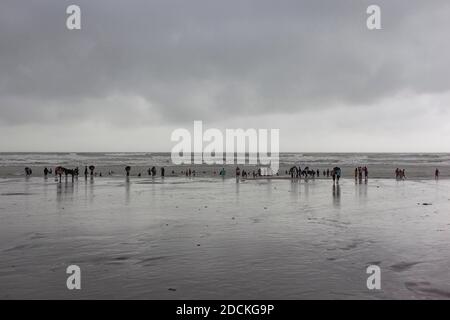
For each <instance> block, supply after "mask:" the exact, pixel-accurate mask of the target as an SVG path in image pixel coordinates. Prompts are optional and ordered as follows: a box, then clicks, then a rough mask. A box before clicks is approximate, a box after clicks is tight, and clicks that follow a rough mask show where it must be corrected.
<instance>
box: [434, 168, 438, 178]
mask: <svg viewBox="0 0 450 320" xmlns="http://www.w3.org/2000/svg"><path fill="white" fill-rule="evenodd" d="M434 178H435V179H436V180H437V179H439V169H438V168H436V171H434Z"/></svg>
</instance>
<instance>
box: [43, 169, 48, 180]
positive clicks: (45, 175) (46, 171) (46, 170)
mask: <svg viewBox="0 0 450 320" xmlns="http://www.w3.org/2000/svg"><path fill="white" fill-rule="evenodd" d="M47 175H48V169H47V167H45V168H44V177H46V178H47Z"/></svg>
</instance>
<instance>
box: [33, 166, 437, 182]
mask: <svg viewBox="0 0 450 320" xmlns="http://www.w3.org/2000/svg"><path fill="white" fill-rule="evenodd" d="M53 172H54V174H55V180H56V181H58V180H59V181H60V182H61V178H62V176H63V175H64V176H65V177H66V179H67V177H68V176H69V175H70V176H71V178H72V181H73V180H74V179H76V178H78V175H79V169H78V167H76V168H74V169H69V168H65V167H62V166H57V167H56V168H55V170H54V171H53V170H52V168H47V167H45V168H44V176H45V177H47V176H48V175H52V174H53ZM157 172H158V170H157V168H156V167H155V166H153V167H151V168H148V170H147V174H148V175H149V176H151V177H155V176H157ZM159 172H160V176H161V177H165V175H166V169H165V168H164V167H160V168H159ZM341 172H342V171H341V168H339V167H334V168H333V169H331V170H330V169H328V168H327V169H326V170H325V169H323V170H322V171H320V170H319V169H310V168H309V167H304V168H303V169H302V168H301V167H300V166H292V167H291V168H289V170H285V172H284V173H285V175H286V176H290V177H291V178H292V179H300V178H304V179H309V178H312V179H314V178H316V177H317V178H319V177H320V175H321V174H322V177H323V178H330V177H331V178H332V179H333V183H338V182H339V179H340V178H341ZM125 173H126V176H127V177H129V176H130V173H131V166H126V167H125ZM202 173H203V174H206V171H202ZM32 174H33V171H32V169H31V168H30V167H25V175H26V176H31V175H32ZM113 174H114V171H112V170H109V171H108V175H109V176H111V175H113ZM171 174H172V176H175V175H177V173H176V172H175V170H172V171H171ZM180 174H181V175H183V176H186V177H195V176H196V175H198V172H197V171H196V170H195V169H191V168H184V169H182V170H181V171H180ZM212 174H213V175H214V176H216V175H217V174H218V175H219V176H220V177H225V176H226V171H225V168H221V169H220V170H219V171H218V170H213V172H212ZM279 175H280V174H279V172H276V173H275V174H273V173H272V171H271V170H270V168H265V167H264V168H261V167H259V168H257V169H253V170H252V171H246V170H245V169H242V170H241V169H240V168H239V166H237V167H236V170H235V176H236V178H241V179H248V178H254V179H256V178H258V177H270V176H279ZM439 175H440V171H439V169H438V168H436V170H435V174H434V177H435V179H436V180H437V179H439ZM84 176H85V178H87V177H88V176H90V177H97V176H100V177H102V172H101V171H100V172H96V171H95V166H93V165H90V166H85V167H84ZM137 176H138V177H141V176H142V173H141V172H139V173H138V174H137ZM354 177H355V181H358V180H359V181H360V182H361V181H362V180H363V178H364V180H365V181H367V180H368V177H369V170H368V168H367V166H359V167H356V168H355V170H354ZM395 178H396V179H397V180H405V179H406V170H405V169H399V168H396V169H395Z"/></svg>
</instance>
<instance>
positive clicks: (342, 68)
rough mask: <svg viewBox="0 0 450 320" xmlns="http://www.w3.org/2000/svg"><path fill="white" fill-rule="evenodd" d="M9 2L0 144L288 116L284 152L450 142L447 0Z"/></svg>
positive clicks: (247, 124)
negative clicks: (74, 18)
mask: <svg viewBox="0 0 450 320" xmlns="http://www.w3.org/2000/svg"><path fill="white" fill-rule="evenodd" d="M70 4H77V5H79V6H80V7H81V27H82V29H81V30H68V29H67V28H66V18H67V14H66V7H67V6H68V5H70ZM370 4H378V5H379V6H380V7H381V22H382V30H372V31H371V30H368V29H367V27H366V19H367V17H368V15H367V14H366V8H367V6H368V5H370ZM0 8H1V9H0V136H1V139H0V151H170V150H171V148H172V146H173V145H174V144H175V143H173V142H170V134H171V132H172V130H174V129H176V128H182V127H183V128H187V129H189V130H191V131H192V126H193V121H194V120H203V122H204V126H205V127H216V128H220V129H225V128H239V127H241V128H244V129H245V128H255V129H257V128H267V129H270V128H279V129H280V143H281V151H299V152H307V151H324V152H326V151H341V152H351V151H355V152H358V151H359V152H370V151H399V152H407V151H411V152H433V151H437V152H448V151H450V139H449V137H450V109H449V104H450V58H449V57H450V18H449V17H450V1H448V0H442V1H440V0H431V1H424V0H417V1H416V0H404V1H400V0H389V1H380V0H373V1H362V0H340V1H336V0H328V1H318V0H308V1H301V0H290V1H287V0H254V1H249V0H226V1H225V0H220V1H218V0H179V1H173V0H145V1H144V0H143V1H134V0H131V1H130V0H127V1H125V0H122V1H113V0H105V1H100V0H95V1H94V0H87V1H80V0H76V1H61V0H53V1H45V0H39V1H37V0H36V1H30V0H26V1H25V0H2V2H1V5H0Z"/></svg>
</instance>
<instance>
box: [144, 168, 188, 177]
mask: <svg viewBox="0 0 450 320" xmlns="http://www.w3.org/2000/svg"><path fill="white" fill-rule="evenodd" d="M190 171H191V169H189V175H191V172H190ZM154 176H156V168H155V167H152V177H154Z"/></svg>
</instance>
